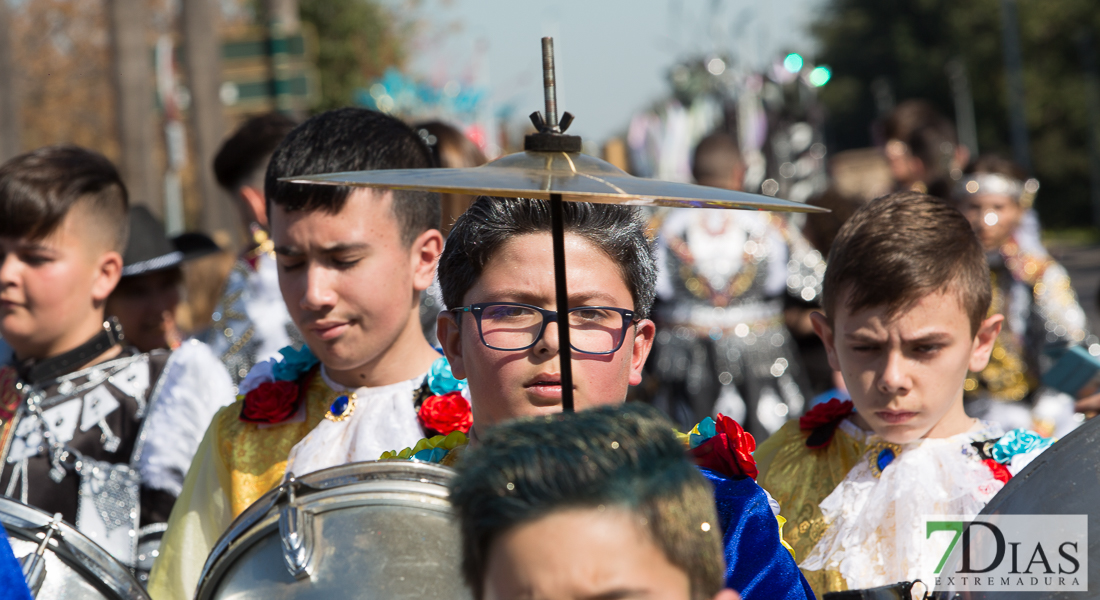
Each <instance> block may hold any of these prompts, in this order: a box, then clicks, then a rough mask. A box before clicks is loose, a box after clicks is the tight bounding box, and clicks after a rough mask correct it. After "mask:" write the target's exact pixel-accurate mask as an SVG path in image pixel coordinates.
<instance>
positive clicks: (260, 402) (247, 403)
mask: <svg viewBox="0 0 1100 600" xmlns="http://www.w3.org/2000/svg"><path fill="white" fill-rule="evenodd" d="M296 412H298V384H297V383H295V382H293V381H269V382H266V383H261V384H260V385H258V386H256V389H254V390H252V391H251V392H248V393H247V394H245V396H244V405H243V406H241V420H242V421H247V422H249V423H282V422H283V421H285V420H287V419H289V418H290V417H291V416H292V415H293V414H294V413H296Z"/></svg>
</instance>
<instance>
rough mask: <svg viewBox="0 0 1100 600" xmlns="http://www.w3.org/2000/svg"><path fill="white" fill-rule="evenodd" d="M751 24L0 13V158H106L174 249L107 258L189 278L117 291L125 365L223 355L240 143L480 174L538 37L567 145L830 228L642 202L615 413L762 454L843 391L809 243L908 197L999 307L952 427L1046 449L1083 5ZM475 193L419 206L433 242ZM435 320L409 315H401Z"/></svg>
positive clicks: (730, 8) (391, 14)
mask: <svg viewBox="0 0 1100 600" xmlns="http://www.w3.org/2000/svg"><path fill="white" fill-rule="evenodd" d="M772 4H775V6H763V5H761V4H760V3H754V2H748V1H746V0H724V1H723V0H712V1H710V2H683V1H680V0H645V1H630V2H627V1H625V0H622V1H615V2H600V3H591V2H587V3H586V2H578V1H572V0H570V1H561V2H556V3H553V5H532V4H529V3H501V2H495V3H494V2H490V1H488V0H33V1H31V0H0V161H3V160H6V159H8V158H10V157H12V156H15V155H17V154H19V153H21V152H24V151H27V150H31V149H34V148H38V147H41V146H44V145H49V144H58V143H73V144H78V145H81V146H84V147H87V148H90V149H94V150H97V151H99V152H102V153H103V154H105V155H106V156H108V157H109V158H111V159H112V160H113V161H115V162H116V164H118V165H119V167H120V169H121V171H122V173H123V176H124V178H125V181H126V184H127V186H128V187H129V189H130V194H131V198H132V199H133V202H134V203H135V204H137V205H140V206H141V207H144V212H142V213H141V214H140V215H137V216H134V217H133V219H134V220H133V223H134V224H135V228H134V234H133V238H132V243H131V246H133V245H134V244H135V243H137V242H138V241H139V240H138V238H139V237H141V235H139V234H144V237H145V238H148V239H146V240H145V242H143V243H146V244H147V245H153V246H155V245H157V244H160V245H164V244H169V243H170V244H172V245H171V247H170V248H169V247H168V246H165V248H167V249H158V248H152V247H150V248H146V249H145V251H144V252H145V254H144V255H143V254H142V250H141V249H140V248H133V247H132V248H131V249H129V250H128V252H130V251H133V252H134V253H135V254H132V255H131V256H128V257H127V263H128V264H133V262H134V261H137V262H139V263H140V262H141V260H142V256H145V257H146V258H156V257H159V256H164V255H166V253H168V252H171V251H179V252H181V253H182V256H184V258H185V259H186V260H185V262H180V261H176V263H173V264H174V265H176V264H178V265H179V266H173V268H171V269H156V268H151V269H147V271H148V273H147V276H146V277H145V278H143V279H141V280H138V279H136V278H134V277H130V278H128V279H125V278H124V280H123V281H124V285H122V286H120V288H119V289H118V291H117V292H116V295H115V297H113V299H112V302H113V308H111V307H109V310H110V312H112V313H114V314H116V315H119V316H129V317H130V320H131V324H130V325H129V327H128V328H127V333H128V334H129V336H130V338H131V340H132V341H134V342H135V343H138V342H140V343H141V344H144V345H145V346H147V347H143V348H142V349H143V350H148V349H151V348H153V347H157V346H169V347H171V346H175V345H178V344H179V342H180V340H183V339H186V338H187V337H190V336H196V337H199V338H201V339H204V340H206V341H208V342H210V343H211V345H213V346H214V347H215V348H216V349H217V350H218V352H219V354H223V355H224V356H226V357H228V356H230V355H233V354H237V353H238V351H239V350H240V348H239V347H237V346H236V344H237V341H240V338H241V336H240V333H241V332H239V331H238V332H236V333H237V335H236V336H235V335H234V332H233V331H232V329H231V327H229V326H226V325H225V323H226V322H228V321H229V320H230V317H231V315H229V314H228V313H226V314H222V313H221V312H219V310H218V309H217V308H216V307H218V306H220V305H219V302H222V303H224V305H227V306H228V305H232V304H233V299H232V298H229V297H228V296H229V295H231V294H226V290H227V280H228V281H229V282H230V283H229V285H230V291H232V285H233V283H232V282H233V279H232V276H231V271H232V270H233V269H234V264H235V262H237V259H238V258H241V257H242V256H244V257H245V258H246V259H248V258H249V257H250V256H251V257H252V259H258V257H261V256H262V255H263V254H264V253H265V252H269V251H270V247H269V246H270V244H269V242H267V239H266V235H265V233H264V226H265V225H266V223H263V222H259V221H262V220H263V219H260V218H258V217H257V215H259V214H261V213H262V210H260V211H258V210H256V209H255V208H254V207H253V208H250V205H249V197H248V193H247V191H246V188H251V189H254V188H255V187H256V186H258V187H259V188H260V190H261V191H262V177H260V178H259V180H257V179H256V178H257V167H259V166H260V165H258V164H254V163H255V161H263V160H266V159H265V157H264V156H255V157H251V158H249V157H247V156H246V157H245V158H247V159H248V160H244V162H243V163H241V164H236V163H234V162H233V160H232V157H233V156H244V154H241V153H235V152H234V151H233V149H232V148H230V147H228V145H227V144H229V143H231V142H232V140H231V138H230V136H231V135H232V134H233V133H234V132H239V131H242V129H241V127H242V126H244V127H245V128H246V129H247V127H248V126H249V124H250V123H251V124H252V126H253V128H259V129H256V130H255V131H254V132H253V133H252V134H249V135H245V136H244V138H241V139H243V141H241V139H238V141H239V142H240V143H242V144H243V143H245V142H249V143H252V144H253V145H254V146H256V147H263V146H264V143H265V142H264V141H263V139H264V137H265V136H267V137H268V138H272V139H273V141H271V140H268V145H269V146H270V147H273V145H274V144H275V143H277V141H278V139H279V137H280V136H281V135H283V134H285V133H286V131H288V130H289V128H290V127H292V126H293V124H294V123H295V122H299V121H300V120H301V119H303V118H305V117H306V116H308V115H310V114H314V113H317V112H320V111H325V110H329V109H332V108H337V107H341V106H349V105H350V106H363V107H367V108H371V109H375V110H379V111H382V112H386V113H390V114H393V115H395V116H398V117H400V118H402V119H404V120H406V121H407V122H409V123H410V124H413V125H414V127H415V128H416V129H417V131H418V132H419V134H420V135H421V137H422V139H423V140H424V141H425V143H427V144H428V145H429V146H430V147H432V149H433V151H434V153H435V156H436V158H437V161H438V162H439V164H440V166H453V167H465V166H476V165H479V164H483V163H484V162H486V161H487V160H492V159H494V158H497V157H499V156H501V155H503V154H506V153H509V152H513V151H516V150H519V149H521V148H522V140H523V136H524V135H525V134H527V133H530V132H531V131H533V129H532V127H531V125H530V123H529V122H528V120H527V117H526V115H527V114H528V113H529V112H531V111H532V110H536V109H538V108H539V107H540V106H541V102H540V99H539V97H540V96H539V95H540V93H541V85H540V83H541V81H540V77H539V75H540V62H539V61H540V56H539V51H538V42H537V39H538V38H539V37H541V36H542V35H552V36H554V37H555V39H556V42H557V48H558V80H559V96H558V100H559V105H560V106H562V107H563V108H564V109H567V110H569V111H570V112H572V113H573V114H575V115H576V116H577V117H578V118H577V121H576V124H575V125H574V126H573V128H572V130H571V131H570V133H577V134H579V135H581V136H583V137H584V141H585V152H587V153H589V154H593V155H599V156H601V157H602V158H604V159H605V160H607V161H609V162H611V163H613V164H614V165H616V166H618V167H619V168H621V169H623V170H625V171H628V172H630V173H632V174H634V175H638V176H642V177H652V178H657V179H665V180H673V181H684V182H697V183H700V184H702V185H711V186H717V187H726V188H730V189H741V190H744V191H748V192H753V193H760V194H765V195H768V196H775V197H781V198H785V199H789V200H793V201H797V202H808V203H811V204H815V205H818V206H823V207H826V208H829V209H831V210H832V212H831V213H829V214H822V215H812V216H809V217H806V216H798V217H789V218H788V217H785V216H782V215H767V214H763V213H761V214H749V213H742V212H730V213H728V214H724V213H712V212H710V211H697V213H690V214H681V213H676V212H673V211H655V212H654V213H653V214H652V228H651V230H652V234H653V236H654V239H655V241H656V247H657V251H658V253H659V259H660V261H661V267H662V274H661V278H660V281H659V304H658V307H657V309H656V311H655V318H656V320H657V322H658V332H659V333H658V337H657V343H656V348H655V351H654V354H653V356H652V357H651V359H650V362H649V364H648V365H647V376H646V379H645V380H644V381H643V384H642V385H641V386H639V387H638V388H637V389H636V390H634V392H633V393H634V394H635V396H636V398H635V399H638V400H644V401H648V402H651V403H653V404H656V405H657V406H658V407H660V408H661V409H662V410H664V411H665V412H666V413H667V414H669V415H670V416H672V417H673V418H674V419H675V420H677V421H679V422H680V423H681V424H683V425H685V426H690V425H691V424H692V423H695V422H697V421H698V420H700V419H701V418H703V417H705V416H708V415H710V414H712V413H714V412H718V411H721V412H723V413H725V414H727V415H730V416H733V417H735V418H737V419H738V420H739V421H741V422H743V423H744V424H745V426H746V428H748V429H749V430H750V431H752V432H753V433H755V434H757V435H758V437H766V435H767V434H768V433H770V432H774V431H775V430H776V429H778V427H779V426H780V425H781V424H782V423H783V422H784V421H785V420H786V419H787V418H790V417H793V416H797V415H798V414H800V413H801V412H803V411H804V410H805V409H806V408H808V407H809V406H810V405H811V404H812V403H814V402H816V401H820V400H822V399H828V398H831V397H834V396H843V395H844V393H845V392H844V390H843V384H842V382H841V381H840V379H839V378H838V377H836V376H835V374H834V373H833V372H832V370H831V369H830V367H829V365H828V363H827V361H826V359H825V355H824V350H823V348H822V346H821V344H820V343H819V342H818V341H817V339H816V336H815V335H814V334H813V332H812V329H811V327H810V321H809V318H808V314H809V312H810V311H812V310H813V309H814V308H815V307H816V306H817V304H818V300H819V295H820V289H821V280H822V276H823V273H824V271H825V268H826V261H827V257H828V252H829V246H830V244H831V242H832V239H833V237H834V236H835V235H836V232H837V231H838V229H839V228H840V226H841V225H842V224H843V222H844V221H845V219H846V218H847V216H849V215H851V214H852V212H853V211H854V210H855V209H856V208H857V207H858V206H859V205H860V204H861V203H862V202H865V201H867V200H869V199H872V198H875V197H877V196H880V195H882V194H884V193H887V192H890V191H895V190H907V189H912V190H917V191H923V192H928V193H930V194H933V195H935V196H938V197H941V198H943V199H944V200H945V201H948V202H952V203H955V204H956V205H957V206H958V207H959V208H960V210H962V211H963V212H964V214H966V215H967V216H968V218H970V219H971V221H972V223H973V225H974V227H975V230H976V231H977V232H978V234H979V237H980V239H981V240H982V243H983V245H984V246H985V248H986V250H987V252H988V253H989V258H990V266H991V277H992V278H993V281H994V288H995V290H996V291H995V294H994V309H995V310H997V311H999V312H1004V313H1005V314H1006V316H1007V317H1008V319H1007V323H1008V326H1007V327H1006V330H1005V332H1004V333H1002V337H1001V339H1000V340H999V342H998V346H997V349H996V350H994V353H993V357H994V360H993V361H992V364H991V366H990V368H988V369H986V370H985V371H983V372H982V373H975V374H973V377H971V379H969V380H968V382H967V386H966V390H967V393H968V397H969V402H970V405H969V406H970V410H971V411H972V412H974V413H976V414H979V415H986V416H988V417H989V418H993V419H996V420H1001V421H1003V422H1004V423H1005V424H1006V425H1008V426H1013V427H1015V426H1031V427H1036V428H1037V429H1038V430H1039V431H1041V432H1044V433H1045V434H1047V435H1051V434H1061V433H1064V432H1065V431H1068V429H1071V428H1072V427H1073V426H1075V424H1076V423H1079V422H1080V421H1081V420H1082V419H1083V418H1084V415H1085V414H1086V413H1088V412H1089V411H1091V410H1095V408H1090V407H1092V406H1093V404H1088V403H1086V404H1084V405H1082V404H1078V405H1076V408H1075V404H1074V402H1075V401H1077V400H1078V398H1087V397H1088V396H1089V391H1090V390H1089V389H1085V390H1083V391H1081V392H1080V393H1070V394H1067V393H1066V390H1059V389H1058V386H1057V385H1056V382H1055V383H1051V382H1049V381H1048V382H1047V383H1046V384H1044V379H1043V375H1044V374H1046V373H1047V372H1049V371H1050V370H1051V369H1052V368H1053V366H1054V365H1055V364H1056V363H1057V362H1058V360H1059V358H1060V354H1061V353H1062V352H1064V351H1065V349H1066V348H1069V347H1076V348H1078V349H1079V350H1078V351H1079V352H1082V353H1083V354H1082V356H1084V355H1088V356H1092V357H1096V356H1100V339H1098V338H1097V337H1095V336H1094V335H1092V334H1091V333H1090V331H1095V330H1096V326H1097V323H1098V322H1100V321H1097V318H1098V313H1097V290H1098V287H1100V229H1098V226H1100V11H1096V10H1095V5H1094V3H1093V2H1092V0H1060V1H1059V2H1057V3H1050V2H1042V1H1040V0H973V1H970V2H951V1H948V0H888V1H883V0H787V1H786V2H783V3H772ZM273 114H277V115H281V116H278V117H276V116H272V115H273ZM265 115H266V116H265ZM257 116H261V118H260V119H259V120H256V119H255V117H257ZM257 123H259V124H257ZM227 139H229V140H230V142H227V141H226V140H227ZM266 152H268V153H269V152H270V150H266ZM253 159H255V160H253ZM249 161H253V162H249ZM261 198H262V196H261ZM470 200H471V199H469V198H461V197H447V198H444V230H445V231H444V233H446V229H447V228H448V226H449V224H450V223H451V222H452V221H453V219H454V218H455V217H456V216H457V215H458V214H460V213H461V212H462V211H463V210H464V208H465V206H467V205H468V203H469V201H470ZM261 202H262V200H261ZM187 232H190V233H201V234H205V237H204V236H202V235H197V236H196V235H190V236H188V235H183V234H185V233H187ZM181 235H182V237H181ZM165 236H167V237H168V238H170V242H169V241H166V240H164V239H162V238H163V237H165ZM265 244H266V245H265ZM250 260H251V259H250ZM147 266H148V265H147ZM253 267H255V264H254V263H253ZM142 273H144V272H138V271H135V272H133V273H131V275H140V274H142ZM124 274H125V273H124ZM126 302H130V304H126ZM439 308H440V307H439V300H438V298H436V297H433V296H431V295H429V296H428V297H426V298H425V300H424V311H423V312H424V314H425V321H426V323H430V322H431V321H433V320H434V314H435V311H437V310H438V309H439ZM123 325H124V327H125V326H126V325H127V324H126V323H124V324H123ZM431 329H432V328H431V327H430V326H427V325H426V331H428V332H429V335H431V334H430V330H431ZM139 330H140V331H144V332H146V333H148V336H147V339H146V338H143V337H142V335H141V333H139ZM278 333H279V332H276V334H273V336H274V337H276V338H279V340H278V342H279V343H278V344H277V345H282V343H283V342H284V341H285V340H286V339H287V338H289V340H290V341H293V340H294V336H293V333H294V332H292V331H288V332H282V333H283V334H285V336H283V337H280V335H277V334H278ZM268 337H272V336H268ZM223 338H227V339H228V341H226V339H223ZM219 341H220V342H223V343H226V344H229V347H226V348H220V347H219V346H218V342H219ZM245 342H247V340H244V341H240V343H241V344H244V343H245ZM273 343H274V342H273ZM257 352H261V351H260V350H257ZM253 358H254V357H253ZM229 366H230V372H231V373H230V374H231V376H233V375H234V374H236V373H239V375H241V376H243V374H244V373H245V372H247V367H248V366H249V364H245V363H242V364H240V365H236V364H231V365H229ZM1074 396H1077V398H1075V397H1074Z"/></svg>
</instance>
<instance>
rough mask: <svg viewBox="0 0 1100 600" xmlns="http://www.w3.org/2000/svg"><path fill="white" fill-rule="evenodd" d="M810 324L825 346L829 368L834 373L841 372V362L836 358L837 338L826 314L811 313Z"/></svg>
mask: <svg viewBox="0 0 1100 600" xmlns="http://www.w3.org/2000/svg"><path fill="white" fill-rule="evenodd" d="M810 323H811V324H813V327H814V333H816V334H817V337H819V338H821V342H822V343H823V344H825V354H826V355H827V356H828V357H829V366H830V367H832V369H833V370H834V371H839V370H840V361H839V360H837V358H836V336H835V334H834V333H833V326H832V325H831V324H830V323H829V319H827V318H826V317H825V315H824V313H821V312H818V311H816V310H815V311H814V312H812V313H810Z"/></svg>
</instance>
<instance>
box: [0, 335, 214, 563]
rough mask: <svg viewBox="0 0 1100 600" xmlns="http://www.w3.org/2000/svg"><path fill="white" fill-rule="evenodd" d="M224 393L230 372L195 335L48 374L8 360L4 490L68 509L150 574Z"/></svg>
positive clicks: (1, 430)
mask: <svg viewBox="0 0 1100 600" xmlns="http://www.w3.org/2000/svg"><path fill="white" fill-rule="evenodd" d="M30 373H31V374H33V371H31V372H30ZM211 373H213V374H211ZM226 399H232V386H231V384H230V382H229V378H228V377H227V376H226V375H224V373H223V372H222V371H221V365H220V363H219V362H218V360H217V358H216V357H215V356H214V355H213V354H212V353H211V352H210V350H209V348H207V347H206V346H204V345H202V344H200V343H199V342H197V341H190V342H186V343H184V344H183V345H182V346H181V347H180V348H179V349H178V350H175V351H173V352H171V353H169V352H166V351H163V350H157V351H154V352H151V353H148V354H144V353H141V352H138V351H137V350H135V349H133V348H125V349H123V350H122V352H121V354H119V355H118V356H116V357H115V358H112V359H110V360H107V361H104V362H101V363H98V364H95V365H93V366H91V367H88V368H84V369H81V370H71V371H69V372H67V373H64V374H62V375H60V376H56V377H50V378H48V379H44V380H38V379H36V378H34V377H33V376H31V375H29V374H28V372H27V370H26V368H25V367H20V368H17V367H16V366H15V365H7V366H3V367H0V404H2V406H0V422H2V425H0V444H2V445H0V448H2V464H3V473H2V475H0V491H2V492H3V493H4V494H5V495H7V496H11V497H13V498H15V499H17V500H19V501H21V502H24V503H26V504H30V505H32V506H36V507H38V508H40V509H42V510H45V511H47V512H50V513H53V512H60V513H61V514H62V516H63V518H64V519H65V520H66V521H68V522H70V523H73V524H75V526H76V528H77V529H79V530H80V531H81V532H82V533H83V534H84V535H87V536H88V537H89V538H91V539H92V540H93V541H95V542H96V543H97V544H99V545H100V546H102V547H103V548H104V549H106V550H107V551H108V552H110V553H111V554H112V555H114V556H115V558H117V559H118V560H119V561H121V562H122V563H123V564H126V565H129V566H131V567H132V568H135V570H136V572H137V574H138V576H139V579H142V580H144V579H145V577H146V575H147V574H148V570H149V568H150V567H151V565H152V559H153V555H152V551H153V550H155V548H156V546H157V544H159V538H160V534H161V533H162V532H163V531H164V528H165V522H166V521H167V519H168V515H169V512H170V511H171V508H172V504H173V503H174V502H175V499H176V495H177V494H179V492H180V489H181V487H182V484H183V479H184V475H185V473H186V472H187V469H188V467H189V466H190V464H191V457H192V456H193V455H194V453H195V449H196V447H197V446H198V444H199V441H200V439H201V437H202V431H204V430H205V428H206V425H207V423H209V421H210V418H211V417H212V416H213V414H214V412H215V411H216V410H217V409H218V408H220V407H221V406H222V404H219V403H218V402H219V400H222V401H223V403H224V400H226Z"/></svg>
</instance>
